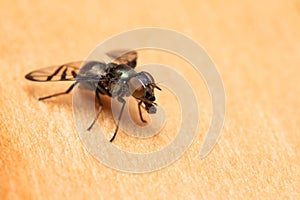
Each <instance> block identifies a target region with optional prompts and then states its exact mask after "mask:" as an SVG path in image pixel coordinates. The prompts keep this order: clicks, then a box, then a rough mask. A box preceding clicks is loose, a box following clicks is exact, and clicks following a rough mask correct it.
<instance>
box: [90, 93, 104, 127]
mask: <svg viewBox="0 0 300 200" xmlns="http://www.w3.org/2000/svg"><path fill="white" fill-rule="evenodd" d="M95 93H96V98H97V101H98V104H99V110H98V112H97V114H96V117H95V118H94V120H93V122H92V123H91V125H90V126H89V127H88V129H87V130H88V131H90V130H91V129H92V128H93V126H94V124H95V123H96V121H97V120H98V118H99V115H100V113H101V111H102V101H101V98H100V94H99V93H100V92H99V91H98V89H97V90H96V92H95Z"/></svg>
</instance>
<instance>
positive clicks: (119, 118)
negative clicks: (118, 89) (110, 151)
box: [109, 97, 126, 142]
mask: <svg viewBox="0 0 300 200" xmlns="http://www.w3.org/2000/svg"><path fill="white" fill-rule="evenodd" d="M118 101H119V102H121V103H122V108H121V111H120V114H119V117H118V122H117V127H116V130H115V132H114V135H113V137H112V138H111V139H110V140H109V141H110V142H113V141H114V139H115V137H116V135H117V133H118V130H119V124H120V121H121V118H122V114H123V111H124V107H125V104H126V101H125V100H124V99H123V98H122V97H119V98H118Z"/></svg>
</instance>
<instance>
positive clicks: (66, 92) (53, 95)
mask: <svg viewBox="0 0 300 200" xmlns="http://www.w3.org/2000/svg"><path fill="white" fill-rule="evenodd" d="M77 83H79V82H75V83H73V84H72V85H71V86H70V87H69V88H68V89H67V90H66V91H65V92H60V93H56V94H52V95H49V96H46V97H40V98H39V101H42V100H45V99H49V98H52V97H56V96H60V95H64V94H69V93H70V92H71V91H72V89H73V88H74V86H75V85H76V84H77Z"/></svg>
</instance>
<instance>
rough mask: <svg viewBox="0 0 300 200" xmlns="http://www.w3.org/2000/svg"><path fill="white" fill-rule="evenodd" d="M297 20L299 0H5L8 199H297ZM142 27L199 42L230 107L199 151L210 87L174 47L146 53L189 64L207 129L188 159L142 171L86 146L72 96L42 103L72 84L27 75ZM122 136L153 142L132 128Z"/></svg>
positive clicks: (0, 55) (1, 133)
mask: <svg viewBox="0 0 300 200" xmlns="http://www.w3.org/2000/svg"><path fill="white" fill-rule="evenodd" d="M299 24H300V2H299V1H297V0H294V1H293V0H289V1H284V0H282V1H235V0H230V1H226V2H224V1H219V0H213V1H180V0H174V1H155V0H154V1H151V2H150V1H134V0H129V1H104V0H100V1H99V0H98V1H96V0H95V1H92V0H89V1H84V2H82V1H63V2H61V1H33V0H31V1H25V0H23V1H21V0H20V1H6V0H4V1H1V2H0V38H1V39H0V65H1V67H0V79H1V81H0V109H1V111H0V182H1V184H0V195H1V199H17V198H22V199H23V198H30V199H36V198H50V199H58V198H97V199H99V198H105V199H107V198H133V199H135V198H136V199H137V198H145V199H146V198H158V199H162V198H164V199H165V198H172V199H176V198H178V199H183V198H189V199H190V198H197V199H198V198H204V199H207V198H209V199H216V198H218V199H219V198H224V197H230V198H232V199H241V198H271V199H273V198H294V199H298V198H300V196H299V195H300V191H299V188H300V187H299V186H300V181H299V180H300V178H299V177H300V145H299V144H300V137H299V134H300V131H299V128H300V127H299V124H300V110H299V107H300V103H299V94H300V84H299V80H298V79H299V74H300V69H299V65H300V60H299V56H300V46H299V43H300V26H299ZM141 27H162V28H168V29H172V30H175V31H178V32H181V33H183V34H185V35H186V36H188V37H191V38H192V39H193V40H194V41H196V42H198V43H199V44H201V45H202V46H203V47H204V48H205V49H206V51H207V52H208V54H209V55H210V57H211V58H212V59H213V60H214V62H215V63H216V65H217V66H218V70H219V72H220V74H221V77H222V79H223V82H224V86H225V90H226V96H227V107H226V108H227V110H226V123H225V125H224V130H223V133H222V136H221V137H220V139H219V142H218V144H217V145H216V147H215V148H214V150H213V151H212V152H211V154H210V155H209V156H208V157H207V158H206V159H204V160H199V159H198V158H197V155H198V153H199V150H200V147H201V145H202V143H203V138H204V136H205V132H206V131H207V128H208V126H209V122H210V116H211V111H210V109H211V107H210V98H209V94H208V93H207V91H206V88H205V84H204V83H203V81H202V80H200V79H198V78H193V74H192V73H191V72H190V71H189V68H185V67H184V64H182V63H181V62H180V59H178V58H173V57H174V55H165V54H156V53H153V52H152V53H151V52H148V53H147V52H145V53H144V54H143V55H141V57H139V60H138V62H141V63H143V62H145V63H146V62H148V61H153V60H154V61H157V62H162V63H167V64H168V65H169V66H174V68H178V69H181V70H182V73H183V74H184V75H185V77H186V78H187V79H189V80H191V82H192V83H191V84H192V86H193V87H195V88H198V89H199V90H198V91H199V93H197V94H196V96H197V99H198V101H199V102H198V103H199V107H200V108H201V116H202V118H201V123H200V124H199V136H198V137H197V138H196V139H195V141H194V143H193V145H192V146H191V147H190V149H189V150H188V151H187V152H186V153H185V155H184V156H183V157H182V158H181V159H179V160H178V161H177V162H175V163H174V164H172V165H171V166H169V167H167V168H165V169H162V170H161V171H158V172H154V173H148V174H142V175H133V174H125V173H120V172H117V171H115V170H112V169H109V168H107V167H105V166H103V165H101V164H100V163H99V162H97V161H96V160H95V159H94V158H93V157H92V156H91V155H89V154H88V153H87V152H86V151H85V149H84V148H83V147H82V144H81V142H80V140H79V138H78V136H77V134H76V129H75V126H74V123H73V121H72V120H73V119H72V107H71V106H70V105H71V104H72V99H71V97H70V96H69V97H67V96H66V97H62V98H61V99H59V100H51V101H49V102H46V103H41V102H38V101H37V98H38V97H40V96H43V95H45V94H46V95H47V94H51V93H52V92H53V91H61V88H62V87H66V86H67V85H66V84H65V83H61V84H60V83H59V84H58V85H55V86H54V85H53V84H51V85H46V84H43V85H39V84H35V83H32V82H28V81H26V80H25V79H24V75H25V74H26V73H28V72H29V71H32V70H34V69H37V68H40V67H44V66H49V65H53V64H62V63H66V62H69V61H77V60H83V59H84V58H85V57H86V56H87V55H88V54H89V53H90V52H91V51H92V50H93V49H94V48H95V47H96V46H97V45H98V44H99V43H101V42H102V41H103V40H106V39H107V38H109V37H111V36H113V35H115V34H118V33H120V32H123V31H127V30H131V29H135V28H141ZM168 56H170V57H168ZM170 58H171V59H170ZM63 90H64V89H63ZM202 91H203V93H202ZM162 101H165V100H164V99H163V100H162ZM166 104H167V103H166ZM170 109H171V110H172V108H170ZM106 124H109V123H108V122H106ZM108 126H109V125H108ZM111 126H112V127H113V125H111ZM170 130H172V127H170ZM170 137H171V136H170ZM122 139H123V140H122ZM162 139H164V138H163V137H162ZM123 141H125V142H123ZM124 144H125V145H124ZM151 144H153V143H149V144H147V145H148V147H149V146H150V147H151ZM116 145H124V148H125V149H127V150H139V149H141V148H143V147H145V146H144V145H143V144H138V145H137V146H135V145H134V143H133V141H132V139H130V138H129V139H126V136H124V134H123V136H120V139H119V140H118V141H116ZM153 145H154V146H153V147H151V148H153V149H155V144H153Z"/></svg>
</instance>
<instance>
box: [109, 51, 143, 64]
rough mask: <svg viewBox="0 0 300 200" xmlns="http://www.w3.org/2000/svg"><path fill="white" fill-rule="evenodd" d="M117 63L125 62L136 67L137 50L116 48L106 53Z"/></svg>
mask: <svg viewBox="0 0 300 200" xmlns="http://www.w3.org/2000/svg"><path fill="white" fill-rule="evenodd" d="M106 55H108V56H109V57H110V58H112V59H113V60H114V62H115V63H117V64H126V65H128V66H130V67H132V68H135V67H136V60H137V56H138V54H137V52H136V51H133V50H128V49H118V50H113V51H109V52H107V53H106Z"/></svg>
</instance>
